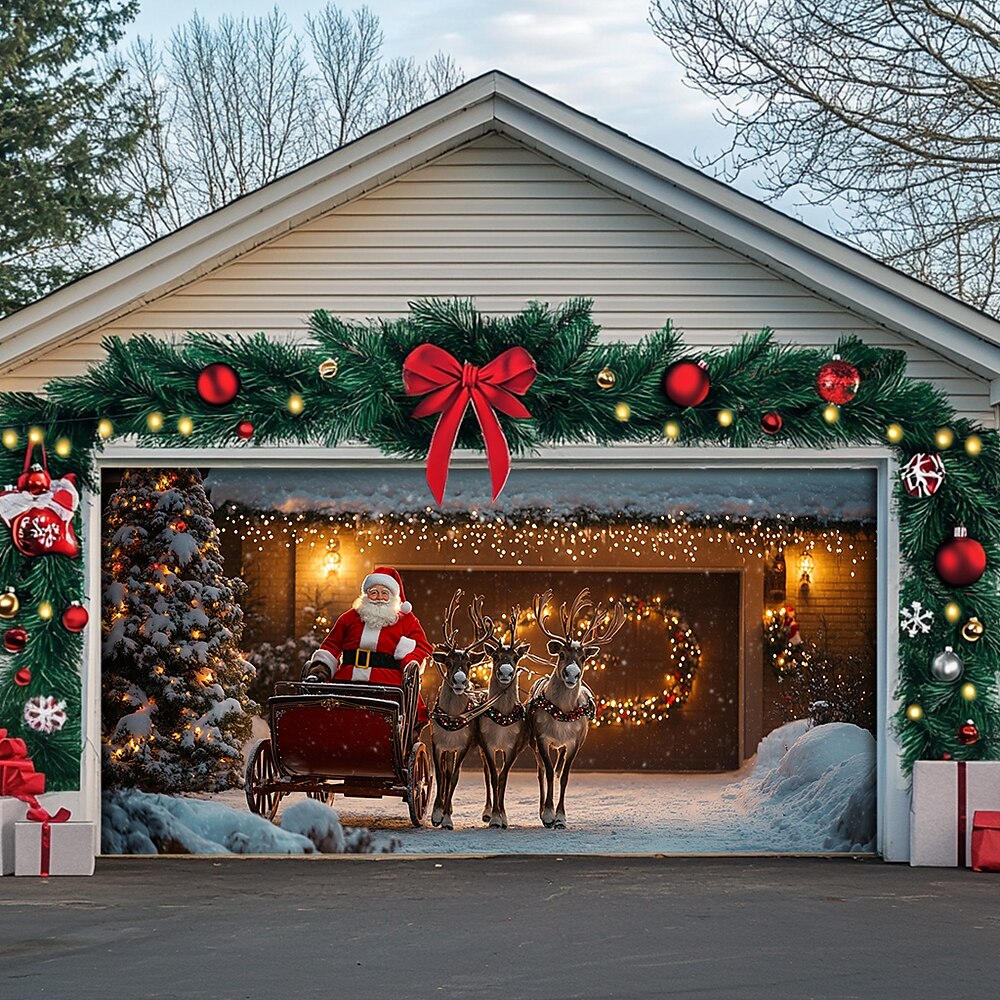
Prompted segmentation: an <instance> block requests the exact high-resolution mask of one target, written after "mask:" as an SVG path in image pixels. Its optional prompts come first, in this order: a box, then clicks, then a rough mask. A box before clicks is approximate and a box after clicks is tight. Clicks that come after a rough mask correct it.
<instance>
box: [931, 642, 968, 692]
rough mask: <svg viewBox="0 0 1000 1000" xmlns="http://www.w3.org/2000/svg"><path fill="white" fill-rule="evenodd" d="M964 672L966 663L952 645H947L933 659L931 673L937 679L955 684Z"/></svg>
mask: <svg viewBox="0 0 1000 1000" xmlns="http://www.w3.org/2000/svg"><path fill="white" fill-rule="evenodd" d="M963 673H965V664H964V663H963V662H962V658H961V657H960V656H959V655H958V654H957V653H956V652H955V651H954V650H953V649H952V648H951V646H945V647H944V650H943V651H942V652H940V653H938V654H937V656H935V657H934V659H933V660H931V675H932V676H933V677H934V679H935V680H936V681H942V682H944V683H946V684H954V683H955V681H957V680H958V679H959V678H960V677H961V676H962V674H963Z"/></svg>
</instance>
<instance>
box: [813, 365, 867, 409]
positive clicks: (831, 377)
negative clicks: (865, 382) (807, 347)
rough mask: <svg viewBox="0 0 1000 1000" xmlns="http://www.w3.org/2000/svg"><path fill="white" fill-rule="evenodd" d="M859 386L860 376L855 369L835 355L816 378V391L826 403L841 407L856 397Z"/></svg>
mask: <svg viewBox="0 0 1000 1000" xmlns="http://www.w3.org/2000/svg"><path fill="white" fill-rule="evenodd" d="M860 385H861V376H860V375H859V374H858V370H857V368H855V367H854V365H852V364H851V363H850V362H849V361H841V360H840V355H839V354H835V355H834V356H833V360H832V361H827V363H826V364H825V365H823V367H822V368H820V370H819V374H818V375H817V376H816V391H817V392H818V393H819V394H820V396H821V397H822V398H823V399H825V400H826V401H827V402H828V403H835V404H836V405H837V406H843V405H844V404H845V403H849V402H850V401H851V400H852V399H854V397H855V396H856V395H857V392H858V388H859V386H860Z"/></svg>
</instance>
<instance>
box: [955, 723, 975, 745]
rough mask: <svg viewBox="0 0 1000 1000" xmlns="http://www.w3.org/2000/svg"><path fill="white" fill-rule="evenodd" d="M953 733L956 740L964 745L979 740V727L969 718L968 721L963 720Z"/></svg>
mask: <svg viewBox="0 0 1000 1000" xmlns="http://www.w3.org/2000/svg"><path fill="white" fill-rule="evenodd" d="M955 735H956V738H957V739H958V742H959V743H961V744H962V746H965V747H971V746H972V744H973V743H978V742H979V728H978V727H977V726H976V724H975V723H974V722H973V721H972V720H971V719H970V720H969V721H968V722H963V723H962V725H960V726H959V727H958V732H957V733H956V734H955Z"/></svg>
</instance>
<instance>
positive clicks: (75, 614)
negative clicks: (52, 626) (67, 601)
mask: <svg viewBox="0 0 1000 1000" xmlns="http://www.w3.org/2000/svg"><path fill="white" fill-rule="evenodd" d="M88 621H90V615H88V614H87V609H86V608H85V607H84V606H83V605H82V604H81V603H80V602H79V601H74V602H73V603H72V604H71V605H70V606H69V607H68V608H67V609H66V610H65V611H64V612H63V615H62V623H63V628H64V629H66V631H67V632H82V631H83V630H84V628H86V626H87V622H88Z"/></svg>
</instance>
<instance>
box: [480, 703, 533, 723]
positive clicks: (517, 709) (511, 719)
mask: <svg viewBox="0 0 1000 1000" xmlns="http://www.w3.org/2000/svg"><path fill="white" fill-rule="evenodd" d="M483 714H484V715H485V716H486V717H487V718H488V719H492V721H493V722H495V723H496V724H497V725H498V726H513V725H514V723H515V722H523V721H524V715H525V713H524V705H522V704H521V703H520V702H518V704H517V705H515V706H514V708H513V709H512V710H511V711H510V712H507V713H506V715H505V714H504V713H503V712H501V711H499V709H496V708H488V709H486V711H485V712H484V713H483Z"/></svg>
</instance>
